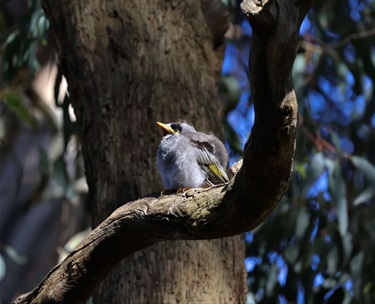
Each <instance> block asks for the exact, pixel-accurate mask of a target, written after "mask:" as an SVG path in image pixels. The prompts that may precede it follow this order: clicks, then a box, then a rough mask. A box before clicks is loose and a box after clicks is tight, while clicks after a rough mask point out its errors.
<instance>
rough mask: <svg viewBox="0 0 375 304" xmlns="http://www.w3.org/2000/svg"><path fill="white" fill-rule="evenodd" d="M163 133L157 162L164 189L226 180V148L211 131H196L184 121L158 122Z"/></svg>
mask: <svg viewBox="0 0 375 304" xmlns="http://www.w3.org/2000/svg"><path fill="white" fill-rule="evenodd" d="M157 124H158V126H159V127H160V128H161V129H162V131H163V134H164V137H163V139H162V140H161V142H160V145H159V148H158V152H157V166H158V170H159V173H160V176H161V179H162V182H163V186H164V188H165V189H168V190H169V189H174V190H178V189H182V188H198V187H208V186H213V185H219V184H224V183H227V182H228V181H229V178H228V175H227V173H226V171H225V169H226V168H227V166H228V152H227V150H226V149H225V147H224V144H223V143H222V142H221V141H220V140H219V139H218V138H217V137H216V136H214V135H209V134H205V133H202V132H197V131H196V130H195V129H194V127H193V126H191V125H189V124H187V123H186V122H172V123H168V124H164V123H161V122H158V123H157Z"/></svg>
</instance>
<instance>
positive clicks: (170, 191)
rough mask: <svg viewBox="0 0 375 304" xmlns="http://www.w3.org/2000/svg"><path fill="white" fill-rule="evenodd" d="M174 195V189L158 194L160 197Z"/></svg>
mask: <svg viewBox="0 0 375 304" xmlns="http://www.w3.org/2000/svg"><path fill="white" fill-rule="evenodd" d="M175 193H176V190H174V189H165V190H163V191H162V192H161V193H160V195H171V194H175Z"/></svg>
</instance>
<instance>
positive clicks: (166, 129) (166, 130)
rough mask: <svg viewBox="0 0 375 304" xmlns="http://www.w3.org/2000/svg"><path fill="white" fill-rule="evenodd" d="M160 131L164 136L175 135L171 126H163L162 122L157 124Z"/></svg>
mask: <svg viewBox="0 0 375 304" xmlns="http://www.w3.org/2000/svg"><path fill="white" fill-rule="evenodd" d="M156 124H157V125H158V126H159V127H160V129H161V130H162V132H163V135H167V134H174V130H173V129H172V128H171V127H170V125H167V124H163V123H162V122H159V121H158V122H157V123H156Z"/></svg>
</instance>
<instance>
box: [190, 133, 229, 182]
mask: <svg viewBox="0 0 375 304" xmlns="http://www.w3.org/2000/svg"><path fill="white" fill-rule="evenodd" d="M203 135H204V136H203ZM189 137H190V140H191V143H192V145H193V146H194V147H195V149H196V153H197V160H198V163H199V164H200V165H201V167H202V169H203V170H204V171H205V172H206V173H207V174H208V178H207V179H208V182H209V183H211V184H221V183H226V182H228V181H229V178H228V175H227V174H226V172H225V169H224V168H223V166H222V165H221V164H220V162H219V160H218V158H217V157H216V156H215V154H216V151H215V145H214V141H213V138H214V137H213V136H210V135H207V134H204V133H200V135H199V136H196V134H195V133H193V134H191V136H189Z"/></svg>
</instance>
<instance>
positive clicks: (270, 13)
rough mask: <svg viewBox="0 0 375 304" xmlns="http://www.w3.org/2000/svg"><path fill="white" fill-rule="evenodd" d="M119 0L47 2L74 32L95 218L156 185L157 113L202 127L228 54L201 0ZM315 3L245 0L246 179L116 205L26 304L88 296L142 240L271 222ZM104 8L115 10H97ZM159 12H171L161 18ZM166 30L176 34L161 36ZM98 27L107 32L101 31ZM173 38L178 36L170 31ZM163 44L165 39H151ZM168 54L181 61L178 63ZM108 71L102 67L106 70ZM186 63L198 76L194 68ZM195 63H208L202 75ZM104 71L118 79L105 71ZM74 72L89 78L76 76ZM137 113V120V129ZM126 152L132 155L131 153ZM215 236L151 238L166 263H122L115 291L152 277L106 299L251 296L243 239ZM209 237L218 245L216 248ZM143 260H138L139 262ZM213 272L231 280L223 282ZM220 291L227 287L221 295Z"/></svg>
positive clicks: (283, 182)
mask: <svg viewBox="0 0 375 304" xmlns="http://www.w3.org/2000/svg"><path fill="white" fill-rule="evenodd" d="M114 2H115V1H113V2H111V3H109V2H108V3H107V2H105V5H107V7H106V8H105V10H104V8H102V7H101V6H100V5H104V4H101V2H99V1H98V3H96V6H93V7H91V8H90V9H88V8H87V7H85V8H83V7H82V4H81V2H78V1H65V2H64V3H60V1H53V0H45V1H44V5H45V7H46V8H47V14H48V16H49V18H50V19H51V23H52V27H53V31H54V32H55V33H56V34H57V36H58V37H60V43H61V41H64V40H63V39H62V38H61V37H65V38H70V40H71V41H72V42H73V44H70V45H61V44H60V50H61V53H62V55H63V56H64V57H63V60H62V62H63V63H64V67H65V71H66V74H67V78H68V81H69V79H70V83H69V86H70V91H71V92H72V97H73V99H74V100H75V104H74V106H75V111H76V114H77V117H78V121H79V124H80V127H81V136H82V146H83V149H84V150H83V152H84V156H85V165H86V170H87V177H88V183H89V187H90V191H91V198H92V200H93V202H94V205H95V206H96V208H97V210H98V211H99V213H98V214H101V216H99V217H96V218H94V220H95V223H99V222H100V221H101V220H103V219H104V217H105V216H107V215H108V214H109V213H110V211H111V210H113V209H114V208H115V207H117V206H116V205H115V204H114V203H113V202H124V201H127V200H130V199H132V198H134V196H135V195H136V194H138V193H147V192H151V191H152V190H153V189H152V187H151V186H152V185H156V184H158V182H157V181H156V173H155V172H154V171H155V169H154V165H153V161H152V159H153V158H151V155H154V153H153V152H154V151H156V146H157V144H158V141H159V138H157V136H156V135H154V136H150V137H146V135H144V134H154V133H155V131H154V127H153V123H154V121H155V120H156V119H161V120H165V119H163V118H164V117H176V114H177V116H181V115H183V116H184V117H185V115H186V116H188V117H189V118H192V121H195V120H194V118H197V122H198V124H196V126H197V128H198V129H202V128H203V127H204V120H203V119H202V118H201V119H199V117H205V118H207V117H208V115H207V113H209V111H211V110H212V109H213V108H215V107H216V106H217V104H216V102H217V101H216V87H215V85H216V80H217V75H218V73H219V67H220V64H219V60H218V58H219V56H218V55H217V53H215V52H214V51H213V47H212V46H213V43H212V39H210V38H212V37H210V35H209V32H208V29H207V28H206V30H204V29H203V30H202V25H204V23H203V22H202V20H203V15H202V13H201V11H200V10H199V9H197V3H193V2H192V1H191V2H189V1H186V2H184V1H182V2H181V3H179V4H178V5H177V4H176V3H175V2H171V3H169V2H161V3H159V4H158V10H157V11H156V8H154V7H153V6H151V5H149V6H147V5H146V6H142V9H139V7H138V4H137V3H138V2H137V3H134V5H129V7H131V9H129V8H126V9H125V8H121V7H120V6H118V7H117V6H116V7H111V6H112V5H115V4H114ZM312 2H313V1H312V0H306V1H283V0H279V1H263V2H258V1H244V2H243V4H242V6H241V7H242V10H243V11H244V13H245V14H246V15H247V16H248V18H249V21H250V23H251V25H252V27H253V37H252V48H251V54H250V74H251V87H252V96H253V101H254V105H255V115H256V119H255V124H254V127H253V130H252V133H251V136H250V138H249V140H248V142H247V144H246V147H245V154H244V161H243V166H242V168H241V169H240V171H239V172H238V174H237V175H236V177H235V178H233V179H232V180H231V182H230V183H229V184H228V185H227V186H225V187H224V188H223V187H218V188H213V189H210V190H208V191H207V190H203V191H201V192H200V193H195V192H194V191H193V190H190V191H189V192H188V193H186V194H185V195H184V196H181V195H172V196H162V197H160V198H155V197H148V198H144V199H141V200H138V201H135V202H132V203H128V204H126V205H124V206H122V207H120V208H118V209H117V210H116V211H115V212H114V213H112V215H110V216H109V217H108V218H107V219H106V220H105V221H104V222H103V223H102V224H101V225H100V226H98V227H97V228H96V229H95V230H94V231H93V232H92V233H91V234H90V236H89V237H88V238H87V239H86V240H85V241H84V242H83V244H82V245H80V246H79V248H77V249H76V250H75V251H74V252H72V253H71V254H70V255H69V256H68V258H67V259H66V260H65V261H63V262H62V263H61V264H60V265H58V266H56V267H55V268H54V269H53V270H52V271H51V272H50V273H49V274H48V275H47V277H46V278H45V279H44V280H43V281H42V282H41V284H40V285H39V286H38V287H37V288H36V289H35V290H33V291H32V292H30V293H29V294H27V295H24V296H22V297H20V298H19V299H18V300H17V301H16V303H83V302H84V301H85V300H86V299H87V298H88V297H89V296H90V294H92V292H93V290H94V289H95V288H96V287H97V285H98V284H99V283H100V281H101V280H103V279H104V278H105V277H106V275H108V273H109V272H110V270H111V269H112V268H113V267H114V266H115V265H116V264H117V263H118V262H119V261H120V260H121V259H123V258H124V257H126V256H129V255H131V254H132V253H134V252H136V251H138V250H141V249H143V248H146V247H148V246H151V245H154V244H156V243H159V242H160V241H163V240H188V239H194V240H198V239H199V240H201V239H213V238H219V237H227V236H232V235H236V234H239V233H242V232H245V231H248V230H250V229H252V228H254V227H255V226H256V225H258V224H259V223H260V222H261V221H263V220H264V218H265V217H266V216H267V215H268V214H269V213H270V212H271V211H272V210H273V208H274V207H275V206H276V204H277V202H278V201H279V199H280V198H281V196H282V194H283V193H284V191H285V189H286V187H287V185H288V181H289V177H290V174H291V169H292V161H293V155H294V149H295V132H296V125H297V101H296V97H295V94H294V91H293V84H292V76H291V71H292V65H293V61H294V58H295V53H296V49H297V45H298V32H299V27H300V24H301V22H302V20H303V18H304V16H305V14H306V13H307V11H308V9H309V8H310V7H311V5H312ZM123 6H124V5H123ZM127 6H128V5H127ZM137 7H138V9H137ZM94 8H95V9H94ZM101 9H102V10H101ZM175 10H177V11H178V12H179V14H177V15H178V17H176V16H175V15H174V14H175V13H176V11H175ZM102 11H108V12H109V14H103V13H102V14H103V15H101V14H99V12H102ZM83 12H84V13H83ZM87 16H91V17H92V18H93V20H96V19H98V18H99V19H98V20H100V19H101V18H104V19H105V20H104V21H105V22H104V24H106V25H107V26H106V27H105V28H104V29H103V28H102V27H100V26H98V25H95V23H94V22H91V23H90V22H88V23H84V22H80V21H81V18H87ZM140 16H141V17H140ZM158 16H163V17H160V18H162V19H160V18H158ZM167 16H169V17H167ZM192 16H194V17H195V18H192ZM163 18H164V19H163ZM169 18H170V19H169ZM89 20H91V19H89ZM93 20H91V21H93ZM134 20H148V22H151V23H153V27H152V28H154V29H155V28H156V29H158V31H159V32H158V33H157V34H158V35H155V36H154V35H151V32H150V31H151V27H150V28H148V29H147V30H146V27H145V24H144V23H142V22H140V23H139V22H137V21H134ZM160 20H163V21H167V20H168V22H170V24H173V25H174V26H171V27H164V22H160ZM197 20H200V21H197ZM143 22H145V21H143ZM168 24H169V23H168ZM203 27H204V26H203ZM88 29H91V31H90V30H88ZM92 29H94V31H92ZM163 31H168V33H164V34H163ZM94 32H95V33H97V35H99V37H100V38H101V39H100V38H98V37H95V36H93V33H94ZM119 33H123V34H122V36H121V37H123V39H122V40H121V39H120V38H121V37H118V36H116V35H119ZM211 33H212V31H211ZM90 34H91V36H90ZM155 37H158V39H156V38H155ZM167 37H172V38H171V40H170V41H169V40H168V39H167ZM196 38H197V40H196ZM181 40H187V41H189V42H188V43H186V44H183V46H184V48H185V47H186V48H188V49H187V50H185V49H183V48H181V45H179V44H178V42H179V41H181ZM142 41H143V42H142ZM198 42H199V43H198ZM127 44H129V45H131V48H130V47H127V46H126V45H127ZM72 45H75V46H74V47H72ZM154 45H157V47H155V48H154V49H153V46H154ZM177 46H179V47H177ZM151 49H153V50H151ZM124 50H128V51H129V52H124ZM185 51H187V52H185ZM107 52H109V53H110V55H108V54H107ZM150 52H151V53H150ZM155 52H157V53H160V54H159V57H157V58H158V61H156V62H155V65H149V64H147V63H148V60H150V58H153V60H155V57H152V56H154V55H155ZM83 55H85V56H83ZM76 56H77V57H76ZM170 58H177V60H176V62H172V61H170V60H171V59H170ZM196 58H198V59H199V60H197V61H195V60H196ZM206 61H207V63H206V64H203V63H204V62H206ZM78 63H83V64H82V65H80V64H78ZM199 64H202V66H200V65H199ZM152 67H154V68H152ZM161 67H166V69H167V70H168V72H162V69H161ZM178 67H179V68H178ZM98 71H100V73H98V74H96V73H97V72H98ZM187 71H189V73H192V74H191V75H194V76H195V77H196V78H190V77H189V76H187ZM194 71H198V72H196V73H195V74H194ZM100 75H101V76H100ZM103 75H107V76H108V75H111V77H108V78H103ZM77 76H78V78H75V77H77ZM161 76H163V77H161ZM75 79H79V80H80V81H81V82H82V83H77V82H76V81H75ZM210 79H215V81H212V80H211V81H210ZM115 80H116V81H115ZM160 83H162V85H158V84H160ZM140 84H146V85H140ZM142 89H144V90H146V93H147V94H145V92H143V91H142ZM164 99H165V100H168V102H169V103H170V102H175V104H176V105H177V108H176V112H173V111H172V108H171V107H168V106H167V105H166V103H164ZM192 99H193V100H192ZM142 109H147V111H146V112H144V111H142ZM159 109H161V110H162V113H161V112H159ZM163 115H166V116H163ZM168 120H171V119H168ZM150 121H151V123H149V122H150ZM129 122H131V123H133V124H135V125H136V126H137V128H138V129H137V128H134V129H129V128H127V127H126V125H127V124H129ZM211 126H214V124H212V125H211ZM203 129H204V128H203ZM213 129H217V128H213ZM136 130H139V132H136ZM131 131H135V132H133V133H132V132H131ZM132 142H134V144H133V146H132V145H131V143H132ZM92 143H97V145H93V144H92ZM151 146H152V147H153V148H151ZM137 149H139V150H137ZM134 151H137V153H141V155H143V154H144V153H146V154H147V155H148V157H147V158H143V157H142V156H141V158H140V159H141V160H143V162H140V163H138V162H137V160H139V158H138V156H137V155H138V154H136V153H135V152H134ZM125 153H127V156H128V157H124V154H125ZM96 161H97V162H98V164H97V163H96ZM123 163H126V166H125V165H123ZM138 176H139V177H140V178H139V179H138V178H137V177H138ZM144 182H147V183H146V184H144ZM159 184H160V183H159ZM211 242H217V243H206V244H205V245H201V244H202V243H200V242H184V243H183V244H184V245H181V243H180V244H179V245H177V246H178V248H181V247H180V246H185V248H183V249H182V250H180V249H179V250H175V251H174V250H173V249H171V247H173V246H176V243H175V242H173V243H169V245H170V246H169V248H168V247H167V246H166V247H164V248H165V251H162V252H161V253H159V251H158V253H157V252H156V251H155V249H152V248H154V247H151V248H150V249H149V250H148V251H147V253H146V251H144V252H142V253H140V254H139V256H142V255H146V254H147V255H149V256H151V258H147V259H146V261H147V262H148V261H150V260H154V261H156V262H157V261H158V260H159V259H161V260H162V261H163V262H165V264H163V266H162V267H163V269H164V272H165V273H163V271H162V270H163V269H158V267H153V268H148V265H147V263H146V264H144V263H143V264H141V265H142V266H141V267H142V268H143V269H141V271H140V272H138V273H136V272H135V268H136V267H137V265H136V263H134V262H132V263H130V264H132V265H130V266H129V267H128V268H126V269H127V271H125V272H123V273H122V274H123V275H124V278H125V279H122V278H123V277H122V276H121V275H120V274H119V273H116V274H112V276H111V278H112V280H113V281H115V280H120V285H118V286H117V289H120V290H121V289H124V290H126V291H127V292H129V291H130V289H131V288H129V287H126V286H125V285H121V284H124V283H126V282H127V281H129V280H134V279H135V280H137V279H138V278H139V277H142V278H145V277H146V282H147V284H145V285H142V284H141V283H139V284H137V283H136V284H134V285H132V283H131V284H130V285H128V286H132V288H137V290H136V292H135V293H134V294H136V295H137V296H138V297H137V298H132V295H129V294H128V298H127V299H125V300H124V298H123V296H122V295H121V296H119V297H117V296H115V297H107V296H104V297H101V298H100V299H101V300H102V301H113V302H112V303H118V302H117V301H125V302H132V301H134V302H135V303H138V302H142V301H144V302H153V303H155V302H156V303H157V302H172V299H173V300H174V301H173V302H174V303H175V302H178V301H183V302H188V301H190V302H202V301H203V300H206V302H211V303H231V302H244V298H243V297H241V296H240V293H241V292H242V291H243V285H240V286H237V285H236V280H235V279H234V278H235V277H236V276H239V275H241V271H239V270H238V265H239V264H242V260H240V261H239V260H238V258H233V257H232V252H230V251H229V250H228V247H232V248H233V247H234V248H236V249H237V248H238V247H239V246H238V243H235V242H234V241H229V243H226V244H225V245H223V244H224V243H225V242H226V241H225V240H216V241H211ZM231 242H233V243H231ZM207 244H215V245H212V246H211V247H210V245H207ZM189 246H195V248H197V247H199V246H202V247H203V246H204V247H205V248H210V250H211V251H214V252H213V253H212V254H208V255H207V251H199V248H198V249H195V251H193V254H191V253H190V252H186V251H187V249H186V248H187V247H189ZM167 248H168V249H167ZM158 249H159V250H160V248H158ZM220 249H223V250H220ZM170 250H171V251H170ZM197 252H198V253H199V254H197ZM180 254H181V256H180ZM207 256H209V258H210V259H211V261H214V262H213V263H211V264H210V261H208V260H207V259H205V257H207ZM175 257H177V259H180V260H181V261H180V263H182V264H184V263H185V264H194V263H197V264H196V265H197V266H194V267H192V268H191V267H187V268H182V267H179V266H178V263H177V264H176V263H175V262H173V263H172V260H171V258H175ZM140 260H141V259H137V260H136V261H137V263H138V261H140ZM133 261H134V260H133ZM205 264H206V266H207V265H209V267H208V268H207V267H205ZM214 264H221V265H220V267H216V268H214V270H215V271H217V269H218V268H221V269H222V268H227V270H224V271H222V272H221V273H220V274H219V276H220V278H219V279H217V280H216V281H215V277H216V276H217V274H216V273H214V272H211V271H210V267H212V265H214ZM176 265H177V266H176ZM201 267H205V268H204V270H203V274H204V275H203V276H201V275H199V272H198V270H200V269H201ZM144 269H147V272H146V271H144ZM176 269H178V272H176V271H175V270H176ZM191 269H193V271H194V273H193V274H192V275H190V274H189V271H190V270H191ZM153 270H159V271H161V272H160V274H161V277H160V279H161V280H160V282H156V283H155V284H156V285H159V286H160V288H159V291H161V293H164V292H165V293H167V296H166V297H165V296H163V295H159V294H158V292H159V291H156V292H155V293H154V294H152V295H150V294H149V293H148V290H147V289H151V290H152V289H155V290H156V288H154V287H155V285H154V286H153V285H152V283H153V282H152V281H153V280H152V279H151V280H148V279H147V276H150V277H153V275H158V274H157V273H156V272H154V273H153ZM170 271H171V272H170ZM200 271H201V270H200ZM197 275H198V279H199V282H193V283H191V282H188V281H189V280H193V281H194V279H196V278H197ZM204 277H206V279H204ZM184 278H188V280H186V279H185V280H184ZM179 280H183V284H184V285H185V286H181V285H180V286H179V288H178V289H176V286H175V285H173V284H171V282H178V281H179ZM212 282H215V284H220V282H221V284H220V285H216V286H215V284H212ZM149 283H150V284H149ZM168 284H169V285H168ZM226 285H231V286H230V288H229V289H230V290H231V291H232V293H230V292H222V291H223V290H224V289H225V288H226ZM199 287H200V288H199ZM107 288H109V287H107ZM218 289H219V290H218ZM205 293H207V294H209V298H208V297H205ZM221 293H224V294H225V295H224V296H222V297H221ZM134 294H133V295H134ZM154 296H155V298H153V297H154ZM147 297H148V298H147ZM98 299H99V298H98ZM207 299H209V300H207Z"/></svg>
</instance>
